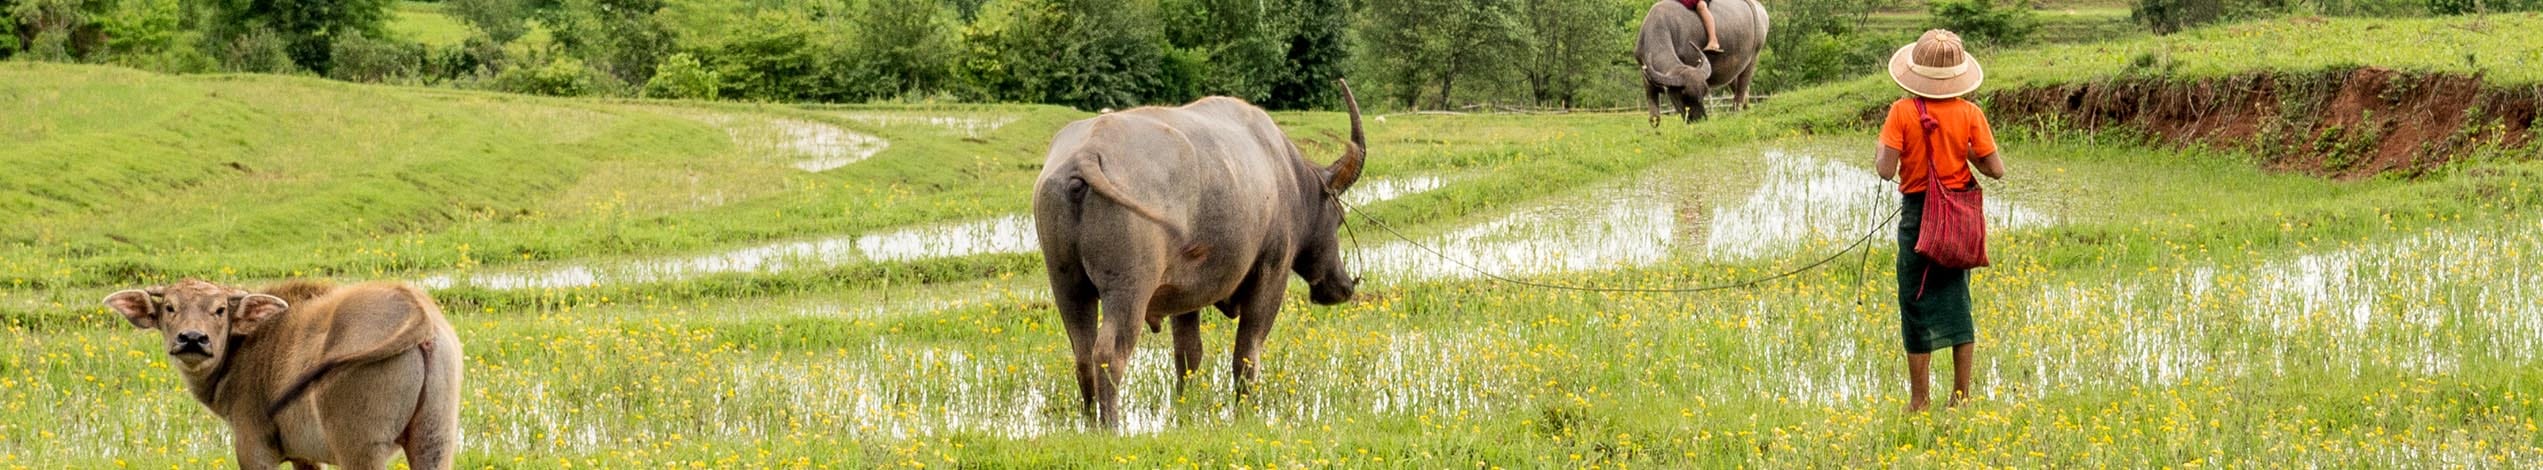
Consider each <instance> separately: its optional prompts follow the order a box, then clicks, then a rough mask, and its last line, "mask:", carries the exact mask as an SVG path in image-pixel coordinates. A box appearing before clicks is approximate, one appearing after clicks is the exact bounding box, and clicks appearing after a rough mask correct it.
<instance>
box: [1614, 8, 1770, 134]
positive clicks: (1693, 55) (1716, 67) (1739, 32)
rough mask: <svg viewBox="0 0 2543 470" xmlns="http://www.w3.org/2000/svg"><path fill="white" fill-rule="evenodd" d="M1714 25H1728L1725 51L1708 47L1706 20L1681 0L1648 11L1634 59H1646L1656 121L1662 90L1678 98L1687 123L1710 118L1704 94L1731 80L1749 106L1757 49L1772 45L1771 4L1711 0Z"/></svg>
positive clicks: (1646, 87)
mask: <svg viewBox="0 0 2543 470" xmlns="http://www.w3.org/2000/svg"><path fill="white" fill-rule="evenodd" d="M1710 7H1711V8H1712V9H1713V24H1714V25H1716V26H1719V27H1721V28H1722V30H1721V31H1719V33H1720V34H1719V36H1721V39H1722V51H1721V52H1704V21H1703V20H1702V19H1700V18H1697V17H1696V16H1695V12H1694V11H1692V10H1688V9H1687V8H1686V7H1685V6H1682V5H1680V4H1679V3H1678V2H1677V0H1659V1H1658V2H1653V3H1652V4H1651V11H1650V12H1648V13H1645V14H1643V16H1642V37H1641V38H1640V39H1639V40H1636V41H1635V42H1634V59H1635V60H1636V61H1638V62H1640V63H1641V64H1642V87H1643V96H1642V97H1643V102H1645V103H1648V104H1649V105H1650V106H1651V125H1653V126H1659V125H1660V115H1661V114H1662V113H1664V112H1666V111H1667V110H1666V109H1663V108H1661V106H1660V95H1661V94H1663V93H1667V94H1669V95H1670V98H1671V99H1672V100H1674V101H1676V102H1677V107H1676V109H1677V111H1678V113H1679V114H1680V115H1683V116H1685V117H1686V122H1695V121H1696V120H1699V119H1704V117H1705V110H1704V96H1705V95H1706V94H1707V93H1710V92H1711V91H1712V89H1713V88H1714V87H1719V86H1724V85H1729V86H1730V87H1731V91H1732V92H1733V93H1735V94H1736V95H1737V96H1736V98H1735V101H1737V102H1738V106H1739V109H1743V110H1745V109H1748V82H1749V78H1750V77H1751V76H1753V75H1755V74H1756V72H1757V53H1758V52H1759V51H1763V50H1765V49H1766V27H1767V25H1766V7H1765V6H1763V5H1759V4H1758V3H1757V1H1756V0H1711V4H1710Z"/></svg>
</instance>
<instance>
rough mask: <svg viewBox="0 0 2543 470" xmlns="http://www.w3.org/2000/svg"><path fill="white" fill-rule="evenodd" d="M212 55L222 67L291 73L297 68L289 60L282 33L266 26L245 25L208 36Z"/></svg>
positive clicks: (238, 70) (252, 71) (235, 69)
mask: <svg viewBox="0 0 2543 470" xmlns="http://www.w3.org/2000/svg"><path fill="white" fill-rule="evenodd" d="M209 38H213V39H207V40H209V41H213V44H212V47H210V49H212V55H213V58H214V59H215V61H216V62H219V63H220V68H221V70H224V71H229V72H242V73H291V72H295V71H298V70H300V67H299V66H298V65H297V64H296V63H295V62H293V61H292V58H291V50H290V47H291V46H290V44H289V43H288V42H285V40H284V39H283V36H282V35H280V34H275V33H274V31H273V30H270V29H265V28H248V29H246V30H245V31H242V32H239V33H237V34H233V35H229V36H210V37H209Z"/></svg>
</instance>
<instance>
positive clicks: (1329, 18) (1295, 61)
mask: <svg viewBox="0 0 2543 470" xmlns="http://www.w3.org/2000/svg"><path fill="white" fill-rule="evenodd" d="M1287 11H1290V12H1294V13H1295V14H1294V15H1290V16H1289V18H1291V19H1293V20H1295V23H1293V24H1290V25H1288V27H1286V28H1283V30H1285V31H1287V32H1288V33H1289V34H1288V38H1287V39H1288V40H1287V42H1288V44H1287V46H1288V47H1287V49H1288V53H1287V54H1286V57H1284V58H1283V60H1282V62H1283V64H1282V67H1280V70H1282V71H1285V73H1282V74H1280V75H1278V76H1276V77H1274V78H1273V79H1272V80H1271V81H1270V85H1271V93H1270V94H1269V95H1266V96H1264V97H1263V99H1262V101H1261V102H1260V104H1262V105H1263V106H1264V107H1267V108H1272V109H1304V108H1323V107H1330V106H1334V105H1336V104H1339V102H1340V100H1339V99H1338V98H1340V97H1341V96H1342V92H1341V90H1340V89H1338V88H1335V87H1334V83H1333V81H1334V79H1338V78H1342V76H1343V74H1344V73H1345V71H1346V70H1347V69H1346V68H1345V67H1347V66H1348V64H1349V63H1350V62H1351V47H1350V44H1349V43H1348V42H1346V41H1345V40H1344V38H1345V32H1347V31H1349V30H1350V29H1351V10H1350V6H1349V5H1346V4H1345V2H1344V0H1291V1H1290V3H1289V7H1288V9H1287Z"/></svg>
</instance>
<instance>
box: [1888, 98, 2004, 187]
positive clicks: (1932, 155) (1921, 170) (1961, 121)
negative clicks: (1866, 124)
mask: <svg viewBox="0 0 2543 470" xmlns="http://www.w3.org/2000/svg"><path fill="white" fill-rule="evenodd" d="M1919 99H1922V98H1914V97H1909V98H1902V99H1899V100H1898V102H1896V103H1890V117H1889V120H1888V121H1886V122H1883V123H1881V146H1883V147H1889V148H1890V149H1892V150H1897V151H1898V153H1899V156H1898V192H1900V193H1906V194H1917V193H1922V192H1925V170H1926V169H1928V168H1934V167H1936V166H1937V165H1934V164H1932V163H1928V162H1935V163H1940V165H1939V166H1940V167H1942V168H1943V172H1942V176H1943V178H1942V179H1943V185H1944V186H1948V187H1952V188H1966V187H1969V183H1970V182H1971V181H1974V180H1976V179H1977V177H1976V175H1975V173H1974V172H1973V171H1972V170H1971V168H1969V159H1970V158H1971V157H1983V156H1988V155H1994V154H1995V153H1996V132H1995V130H1994V129H1992V128H1990V127H1988V125H1987V113H1986V112H1985V111H1980V110H1978V105H1977V104H1975V103H1970V102H1969V100H1964V99H1959V98H1952V99H1948V100H1926V101H1925V109H1926V112H1928V113H1932V114H1933V115H1934V120H1935V121H1940V122H1942V128H1941V129H1939V130H1940V131H1942V132H1941V133H1942V135H1943V136H1942V137H1941V138H1929V137H1927V136H1926V135H1925V126H1924V125H1922V124H1918V123H1917V121H1916V100H1919Z"/></svg>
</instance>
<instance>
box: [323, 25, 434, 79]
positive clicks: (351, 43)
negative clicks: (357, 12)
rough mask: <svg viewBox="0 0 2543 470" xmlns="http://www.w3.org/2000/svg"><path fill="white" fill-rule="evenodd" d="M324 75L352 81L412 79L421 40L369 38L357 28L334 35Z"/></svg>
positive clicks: (418, 68)
mask: <svg viewBox="0 0 2543 470" xmlns="http://www.w3.org/2000/svg"><path fill="white" fill-rule="evenodd" d="M329 56H330V57H333V62H334V65H333V66H332V67H330V68H328V69H327V78H333V79H337V80H345V81H355V82H373V83H380V82H389V81H398V80H414V79H416V78H418V77H419V76H420V75H422V73H421V72H422V70H423V66H424V62H425V52H424V47H423V45H422V44H415V43H399V42H395V41H386V40H379V39H372V38H371V37H369V36H365V35H363V34H362V33H360V32H354V33H352V34H346V35H344V36H341V37H337V38H336V41H335V45H334V46H333V50H332V51H330V52H329Z"/></svg>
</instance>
